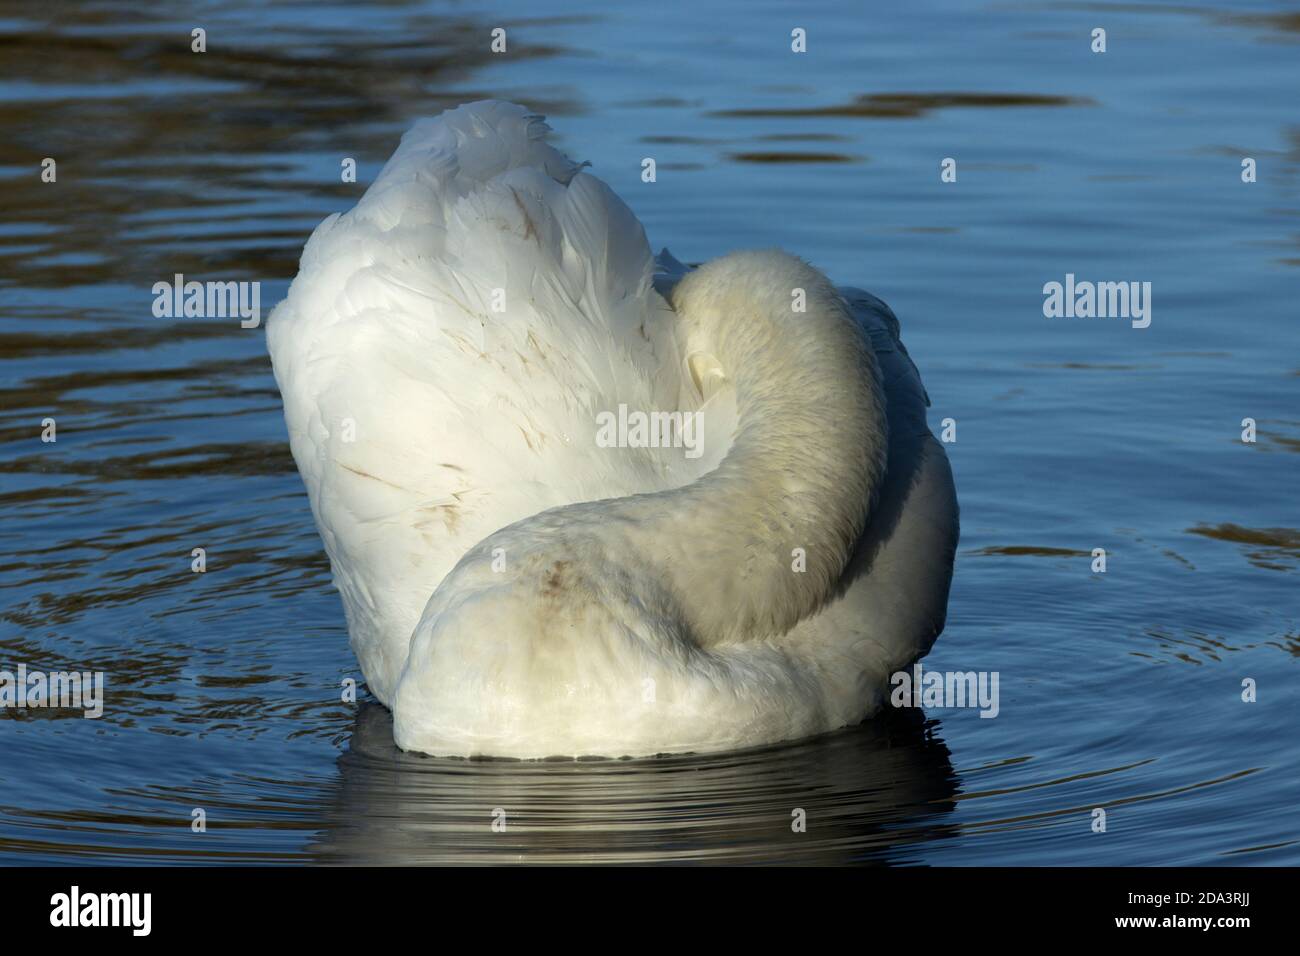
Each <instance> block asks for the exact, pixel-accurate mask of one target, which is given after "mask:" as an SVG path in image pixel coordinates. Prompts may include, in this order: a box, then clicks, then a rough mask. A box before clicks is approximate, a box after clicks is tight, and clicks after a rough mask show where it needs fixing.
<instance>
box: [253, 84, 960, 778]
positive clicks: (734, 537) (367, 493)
mask: <svg viewBox="0 0 1300 956" xmlns="http://www.w3.org/2000/svg"><path fill="white" fill-rule="evenodd" d="M548 132H549V128H548V127H547V126H546V124H545V123H544V122H543V120H542V117H540V116H537V115H534V114H531V113H529V112H528V111H527V110H525V109H524V108H523V107H520V106H516V105H513V104H510V103H502V102H496V101H485V102H478V103H471V104H468V105H465V106H461V107H459V108H457V109H455V110H451V111H449V112H447V113H444V114H443V115H442V116H439V117H438V118H436V119H431V120H422V121H420V122H418V123H416V125H415V126H414V127H413V128H412V129H411V130H410V131H409V132H408V133H407V134H406V135H405V136H404V137H403V138H402V142H401V145H400V146H399V147H398V149H397V151H396V153H394V155H393V156H392V158H391V159H390V160H389V161H388V163H387V165H386V166H385V167H384V169H383V171H382V172H381V173H380V175H379V177H378V178H377V179H376V180H375V182H374V184H373V185H371V186H370V188H369V189H368V190H367V192H366V193H365V195H364V196H363V197H362V198H361V200H360V201H359V202H358V203H357V206H356V208H354V209H353V210H351V211H350V212H348V213H345V214H343V215H338V214H335V215H332V216H330V217H329V218H327V219H326V220H325V221H324V222H323V223H322V224H321V225H320V226H319V228H317V229H316V231H315V233H314V234H313V235H312V237H311V239H310V240H309V241H308V243H307V245H306V248H305V249H304V251H303V255H302V261H301V266H300V271H299V273H298V276H297V278H296V279H295V280H294V282H293V284H292V286H291V287H290V289H289V293H288V296H287V298H286V299H285V301H284V302H283V303H281V304H280V305H279V306H278V307H277V308H276V310H275V312H274V313H273V314H272V316H271V318H270V319H269V320H268V323H267V341H268V347H269V350H270V353H271V357H272V362H273V365H274V370H275V376H276V381H277V383H278V385H279V387H280V391H281V393H282V396H283V400H284V408H285V419H286V422H287V425H288V431H289V438H290V445H291V448H292V451H293V455H294V459H295V461H296V462H297V464H298V468H299V470H300V472H301V473H302V477H303V481H304V483H305V484H306V487H307V492H308V496H309V498H310V500H311V506H312V511H313V515H314V517H315V519H316V524H317V526H318V528H319V529H320V534H321V537H322V539H323V541H324V544H325V549H326V551H327V552H328V554H329V557H330V563H331V567H332V569H333V573H334V579H335V583H336V585H337V587H338V589H339V591H340V593H341V594H342V598H343V606H344V610H345V612H346V615H347V621H348V630H349V633H350V637H351V643H352V646H353V648H354V650H355V652H356V655H357V659H358V661H359V662H360V664H361V668H362V671H363V673H364V674H365V677H366V681H367V683H368V685H369V687H370V689H371V691H372V692H373V693H374V695H375V696H376V697H377V698H378V699H379V700H380V701H382V702H383V703H384V704H386V705H388V706H389V707H391V708H392V710H393V714H394V737H395V739H396V742H397V744H398V746H400V747H402V748H403V749H406V750H417V751H423V752H425V753H429V754H435V755H459V756H468V755H492V756H505V757H525V758H538V757H546V756H559V755H570V756H573V755H604V756H622V755H649V754H655V753H662V752H673V751H710V750H722V749H729V748H736V747H743V746H752V745H758V744H764V743H770V742H775V741H780V740H786V739H793V738H797V737H803V736H808V735H811V734H816V733H820V732H823V731H827V730H832V729H834V728H837V727H842V726H844V725H846V724H850V723H855V722H857V721H860V720H861V719H863V718H864V717H866V716H868V715H870V714H871V713H872V712H874V711H875V710H876V709H877V708H878V707H879V706H880V705H881V703H882V701H883V700H884V698H885V695H886V692H887V690H888V680H889V675H890V674H891V673H893V672H894V671H896V670H898V669H900V668H903V667H905V666H907V665H908V664H910V663H911V662H912V661H913V660H914V659H916V658H917V657H919V656H920V655H923V654H924V653H926V651H928V650H929V648H930V645H931V644H932V643H933V641H934V639H935V637H936V636H937V635H938V633H939V632H940V631H941V630H942V628H943V622H944V617H945V613H946V607H947V598H948V585H949V580H950V577H951V573H952V561H953V555H954V552H955V548H956V543H957V502H956V495H955V492H954V488H953V483H952V475H951V472H950V470H949V466H948V461H947V457H946V455H945V454H944V451H943V447H942V446H941V445H940V444H939V443H938V442H937V441H936V440H935V439H934V437H933V436H932V435H931V434H930V432H929V430H928V428H927V425H926V418H925V415H926V412H925V409H926V406H927V405H928V404H929V400H928V398H927V397H926V395H925V390H924V388H923V387H922V385H921V380H920V377H919V375H918V374H917V372H916V368H915V366H914V365H913V364H912V362H911V360H910V359H909V358H908V356H907V352H906V350H905V349H904V348H903V346H902V343H901V341H900V340H899V338H898V322H897V319H895V318H894V315H893V313H892V312H891V311H890V310H889V308H888V306H886V305H885V304H884V303H883V302H881V301H880V300H879V299H876V298H875V297H873V296H871V295H869V294H868V293H865V292H862V291H861V290H857V289H841V290H836V289H835V288H834V287H833V286H832V285H831V284H830V282H829V281H828V280H827V279H826V278H825V277H824V276H823V275H822V274H821V273H819V272H817V271H816V270H815V269H813V268H812V267H811V266H809V265H807V264H805V263H804V262H803V261H801V260H799V259H797V258H795V257H793V256H790V255H787V254H785V253H782V252H776V251H769V252H740V253H734V254H731V255H727V256H724V257H722V258H720V259H717V260H714V261H712V262H709V263H706V264H705V265H703V266H702V267H700V268H698V269H696V270H693V271H691V270H688V269H686V267H684V266H682V265H681V264H680V263H679V262H677V261H676V260H675V259H673V258H672V257H671V255H670V254H667V253H666V252H665V253H664V254H662V255H661V257H660V259H659V260H658V266H659V271H658V273H657V274H656V272H655V266H656V261H655V259H654V258H653V257H652V256H651V253H650V249H649V247H648V245H647V243H646V239H645V234H644V232H643V230H642V228H641V226H640V224H639V223H638V222H637V220H636V218H635V216H634V215H633V214H632V212H631V210H629V209H628V207H627V206H626V205H624V204H623V203H622V202H621V201H620V200H619V199H618V197H617V196H615V195H614V193H613V192H612V191H611V190H610V189H609V188H608V187H607V186H606V185H605V184H604V183H603V182H601V181H600V180H598V179H596V178H595V177H594V176H592V175H590V174H588V173H586V172H583V171H582V168H581V167H580V166H579V165H577V164H575V163H573V162H571V161H570V160H568V159H567V158H565V157H564V156H563V155H561V154H560V153H559V152H557V151H556V150H555V149H554V148H552V147H551V146H549V145H548V144H547V142H546V140H545V135H546V133H548ZM584 165H585V164H584ZM800 306H802V310H801V309H800ZM628 409H630V410H633V412H636V411H640V412H642V413H654V412H664V411H670V412H672V411H675V412H681V413H683V414H682V417H681V418H680V419H679V420H678V421H679V423H681V424H682V428H681V429H679V430H678V431H676V432H673V431H671V430H668V429H665V430H663V431H660V432H656V431H655V429H654V428H653V427H652V428H651V429H650V431H651V432H652V433H653V434H654V435H655V436H660V437H662V438H663V439H664V440H662V441H650V440H647V436H646V433H645V429H641V434H640V435H639V440H638V435H636V434H633V431H635V430H625V429H624V428H623V427H622V424H620V429H619V437H620V438H622V439H625V440H624V441H623V442H622V444H624V445H627V446H630V447H602V444H609V442H604V443H600V442H598V441H597V431H598V428H597V422H598V420H600V417H601V416H602V415H604V416H606V419H605V420H606V422H607V423H608V421H609V418H608V416H612V415H614V414H616V413H617V414H618V415H620V416H621V417H622V418H626V417H630V416H629V415H628V414H627V410H628ZM695 413H699V419H695V418H694V417H692V416H694V414H695ZM661 421H662V419H661ZM694 421H700V422H702V431H701V432H700V434H699V435H696V436H694V437H695V442H694V444H693V445H690V446H687V445H686V444H685V442H684V441H677V440H668V439H681V438H682V437H683V435H685V434H686V432H687V429H686V423H688V422H694ZM625 432H626V433H625ZM700 439H702V441H701V440H700ZM647 446H649V447H647ZM655 446H658V447H655Z"/></svg>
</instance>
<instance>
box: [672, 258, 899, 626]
mask: <svg viewBox="0 0 1300 956" xmlns="http://www.w3.org/2000/svg"><path fill="white" fill-rule="evenodd" d="M755 259H757V260H758V261H754V260H755ZM736 260H740V261H739V262H737V261H736ZM796 288H801V289H803V291H804V294H805V296H806V311H803V312H797V311H795V310H794V309H793V308H792V301H794V294H793V293H792V289H796ZM679 290H680V292H679V293H675V294H674V301H675V304H676V306H677V309H678V312H679V315H680V316H681V317H682V320H683V321H684V322H686V323H688V325H690V324H691V323H696V322H699V323H703V325H704V326H705V327H707V330H708V331H707V332H703V333H701V332H696V331H692V330H691V329H689V328H688V335H691V336H694V338H695V339H696V340H697V341H698V340H700V339H701V338H703V339H705V340H706V341H707V344H708V345H709V347H710V352H711V353H712V354H713V355H715V356H716V359H717V362H718V364H719V365H720V366H721V369H722V371H723V373H724V374H725V375H726V379H727V387H733V388H734V389H735V398H736V408H737V412H738V423H737V427H736V432H735V437H734V442H733V444H732V447H731V450H730V452H729V453H728V454H727V456H726V458H725V459H724V460H723V461H722V463H721V464H720V465H719V466H718V467H717V468H716V469H715V470H714V471H712V472H710V473H709V474H708V475H705V476H704V477H702V478H701V479H699V480H698V481H696V482H694V483H692V484H690V485H687V486H686V487H684V488H680V489H677V490H676V491H673V492H668V493H667V494H666V497H667V498H669V499H670V500H669V501H667V502H665V503H666V504H667V505H668V507H667V508H666V509H665V511H666V513H667V515H668V518H667V521H668V524H669V525H670V529H662V530H670V533H671V534H672V535H673V536H674V537H675V538H676V539H677V540H678V541H679V542H680V543H681V544H680V546H676V547H673V548H672V551H673V552H674V553H673V555H672V560H671V562H670V564H671V566H670V568H669V569H668V571H669V577H670V579H671V580H672V581H673V582H674V583H675V585H676V590H677V592H678V595H679V597H680V598H681V599H682V601H683V606H684V608H685V609H686V613H687V615H688V617H689V618H690V623H691V625H692V628H693V630H694V631H695V632H696V634H697V636H698V638H699V639H700V641H701V643H704V644H706V645H707V644H712V643H718V642H724V641H727V640H729V639H732V638H739V637H762V636H774V635H778V634H781V633H784V632H785V631H787V630H789V629H790V628H791V627H792V626H793V625H794V624H795V623H797V622H798V621H799V620H800V619H801V618H803V617H805V616H807V615H808V614H811V613H813V612H814V611H816V610H817V609H818V608H819V607H820V606H821V604H822V603H823V602H824V601H825V600H826V598H827V597H828V596H830V594H831V593H832V592H833V590H834V588H835V586H836V584H837V583H838V581H839V579H840V576H841V574H842V573H843V571H844V568H845V565H846V564H847V563H848V560H849V559H850V558H851V557H852V554H853V551H854V549H855V547H856V545H857V542H858V538H859V537H860V535H861V533H862V529H863V527H864V524H865V521H866V517H867V512H868V510H869V509H870V507H871V503H872V500H873V498H874V495H875V492H876V490H877V488H878V487H879V484H880V481H881V479H882V477H883V474H884V467H885V455H886V445H887V440H888V439H887V426H886V419H885V406H884V399H883V395H882V393H881V389H880V383H879V370H878V367H877V365H876V361H875V355H874V352H873V351H872V349H871V346H870V343H869V341H868V340H867V339H866V336H865V334H864V333H863V332H862V331H861V329H860V327H859V326H858V325H857V323H856V322H855V321H854V320H853V318H852V316H851V315H850V314H849V312H848V310H847V306H846V305H845V304H844V302H843V300H842V299H841V297H840V296H839V294H838V293H837V292H836V291H835V290H834V288H833V287H832V286H831V285H830V283H829V282H828V281H827V280H826V279H825V277H824V276H822V275H821V274H820V273H818V272H816V271H815V270H813V269H811V267H809V266H807V265H805V264H804V263H802V262H801V261H799V260H797V259H794V258H793V257H788V256H784V255H782V254H771V253H747V254H741V255H739V256H730V257H727V258H726V259H723V260H718V261H717V262H715V263H710V264H708V265H706V266H705V267H703V268H702V269H701V270H700V271H699V272H698V273H695V274H692V275H690V276H688V277H687V278H686V279H684V280H682V283H681V285H680V286H679ZM695 328H698V326H696V327H695ZM705 414H706V415H707V414H708V413H707V410H706V412H705ZM706 425H707V422H706ZM656 497H657V496H656Z"/></svg>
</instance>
